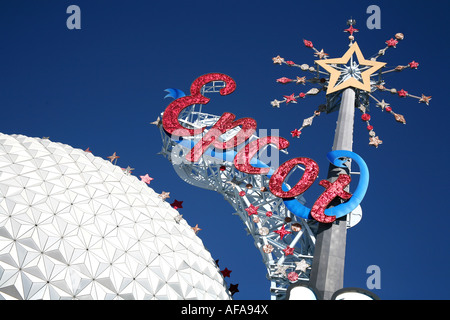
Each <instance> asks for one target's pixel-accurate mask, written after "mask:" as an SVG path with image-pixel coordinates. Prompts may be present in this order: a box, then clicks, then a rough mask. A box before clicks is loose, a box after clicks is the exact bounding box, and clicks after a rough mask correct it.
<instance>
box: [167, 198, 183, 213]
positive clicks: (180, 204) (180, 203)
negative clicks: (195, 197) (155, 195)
mask: <svg viewBox="0 0 450 320" xmlns="http://www.w3.org/2000/svg"><path fill="white" fill-rule="evenodd" d="M170 205H171V206H172V208H174V209H175V210H176V209H182V208H183V201H178V200H176V199H175V201H174V202H172V203H171V204H170Z"/></svg>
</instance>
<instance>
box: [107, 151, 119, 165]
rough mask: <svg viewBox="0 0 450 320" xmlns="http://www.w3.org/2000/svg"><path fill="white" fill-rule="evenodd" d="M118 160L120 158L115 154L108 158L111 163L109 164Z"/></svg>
mask: <svg viewBox="0 0 450 320" xmlns="http://www.w3.org/2000/svg"><path fill="white" fill-rule="evenodd" d="M118 158H120V157H119V156H118V155H117V154H116V153H115V152H114V153H113V154H112V155H111V156H109V157H108V159H109V160H110V161H111V163H112V162H113V161H114V160H117V159H118Z"/></svg>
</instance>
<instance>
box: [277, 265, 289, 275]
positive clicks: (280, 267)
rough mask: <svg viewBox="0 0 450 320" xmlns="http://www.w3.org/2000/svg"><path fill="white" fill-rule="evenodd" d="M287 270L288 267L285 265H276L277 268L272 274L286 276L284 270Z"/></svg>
mask: <svg viewBox="0 0 450 320" xmlns="http://www.w3.org/2000/svg"><path fill="white" fill-rule="evenodd" d="M288 268H289V266H285V265H277V268H276V269H275V272H274V274H281V275H282V276H285V275H286V270H287V269H288Z"/></svg>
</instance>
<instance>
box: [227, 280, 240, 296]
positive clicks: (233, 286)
mask: <svg viewBox="0 0 450 320" xmlns="http://www.w3.org/2000/svg"><path fill="white" fill-rule="evenodd" d="M238 285H239V284H238V283H237V284H232V283H230V289H229V290H230V293H231V295H232V296H233V295H234V294H235V293H236V292H239V289H238Z"/></svg>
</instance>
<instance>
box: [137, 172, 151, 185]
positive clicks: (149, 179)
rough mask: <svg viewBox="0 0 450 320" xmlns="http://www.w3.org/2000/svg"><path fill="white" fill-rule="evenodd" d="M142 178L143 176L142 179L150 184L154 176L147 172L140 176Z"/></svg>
mask: <svg viewBox="0 0 450 320" xmlns="http://www.w3.org/2000/svg"><path fill="white" fill-rule="evenodd" d="M140 178H141V181H144V182H145V183H146V184H150V181H152V180H153V178H152V177H150V176H149V175H148V173H146V174H145V176H140Z"/></svg>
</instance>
